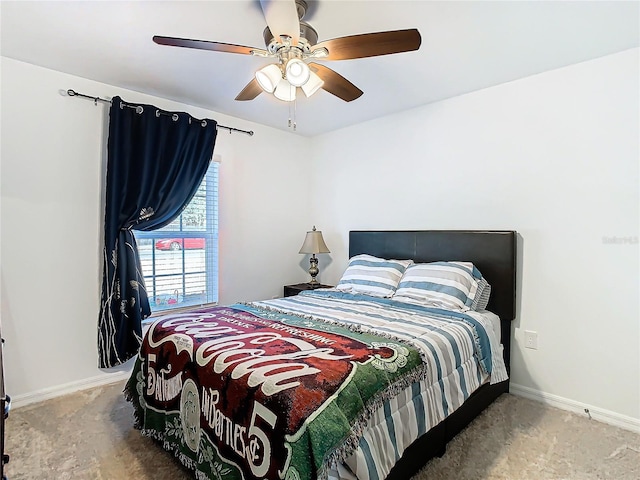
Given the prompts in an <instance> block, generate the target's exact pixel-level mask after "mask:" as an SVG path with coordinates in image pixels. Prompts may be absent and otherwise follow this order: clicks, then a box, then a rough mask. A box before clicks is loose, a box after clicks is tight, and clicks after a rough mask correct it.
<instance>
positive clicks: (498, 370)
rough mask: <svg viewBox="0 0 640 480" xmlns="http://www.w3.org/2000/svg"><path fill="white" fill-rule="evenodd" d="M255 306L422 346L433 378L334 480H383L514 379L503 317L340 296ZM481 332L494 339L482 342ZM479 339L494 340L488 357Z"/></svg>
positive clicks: (387, 410)
mask: <svg viewBox="0 0 640 480" xmlns="http://www.w3.org/2000/svg"><path fill="white" fill-rule="evenodd" d="M250 305H253V306H255V307H258V308H263V309H267V310H272V311H277V312H281V313H286V314H292V315H298V316H303V317H306V318H308V319H309V320H310V321H319V322H328V323H335V324H341V325H348V326H349V328H351V329H353V330H357V331H361V332H375V333H376V334H378V335H380V334H382V335H383V336H388V337H390V338H397V339H401V340H403V341H405V342H407V343H410V344H412V345H414V346H416V347H417V348H418V349H419V350H420V352H421V353H422V356H423V359H424V361H425V362H427V364H428V365H430V366H431V368H429V374H428V375H427V376H426V377H425V378H423V379H422V380H420V381H418V382H415V383H413V384H411V385H409V386H408V387H406V388H404V389H402V390H400V391H399V392H398V393H397V395H396V396H394V397H391V398H390V399H388V400H386V401H385V402H383V404H382V405H381V406H379V407H377V408H376V409H375V410H374V411H373V412H372V414H371V416H370V417H369V419H368V421H367V424H366V427H365V428H364V430H363V434H362V436H361V438H360V440H359V442H358V445H357V447H356V449H355V450H354V451H353V452H352V453H351V454H350V455H349V456H348V457H347V458H345V459H344V460H343V461H342V462H334V463H333V464H332V465H331V466H330V468H329V470H328V478H329V479H330V480H383V479H384V478H385V477H386V476H387V475H388V474H389V472H390V470H391V468H392V467H393V465H394V464H395V463H396V462H397V461H398V459H399V458H400V457H401V456H402V454H403V453H404V451H405V450H406V448H407V447H408V446H409V445H410V444H411V443H413V442H414V441H415V440H416V439H417V438H418V437H420V436H421V435H422V434H424V433H425V432H427V431H428V430H429V429H431V428H432V427H435V426H436V425H438V424H439V423H440V422H441V421H443V420H444V419H445V418H446V417H447V416H448V415H450V414H451V413H453V412H454V411H455V410H456V409H458V408H459V407H460V406H461V405H462V404H463V403H464V401H465V400H466V399H467V398H469V396H470V395H471V394H472V393H473V392H474V391H475V390H476V389H477V388H479V387H480V386H481V385H482V384H484V383H486V382H490V383H491V384H494V383H498V382H502V381H504V380H506V379H507V378H508V376H507V371H506V367H505V364H504V360H503V357H502V347H501V345H500V344H499V340H498V338H499V332H500V329H499V321H498V324H497V328H496V327H495V325H496V319H497V316H496V315H494V314H492V313H490V312H465V313H464V314H463V313H460V312H455V311H449V310H442V309H436V308H427V307H421V306H418V305H413V304H406V303H403V302H397V301H394V300H392V299H382V298H373V297H369V296H366V295H354V294H349V293H344V292H339V291H337V290H335V289H320V290H315V291H307V292H303V293H302V294H300V295H297V296H294V297H287V298H281V299H273V300H266V301H262V302H252V303H251V304H250ZM443 323H445V324H446V323H451V324H452V328H451V330H447V329H446V328H445V332H444V333H443V329H442V325H443ZM453 324H455V328H454V326H453ZM459 325H463V326H464V327H465V328H464V329H462V331H463V332H466V334H465V333H461V329H460V328H458V327H459ZM478 329H481V330H484V331H485V332H486V335H484V334H483V335H479V334H478V332H477V330H478ZM478 337H481V338H485V339H487V340H488V344H484V345H482V344H481V347H482V349H484V350H486V351H485V352H484V354H483V353H482V352H480V353H479V352H478V349H477V347H476V345H477V344H476V342H474V338H475V339H476V340H477V339H478ZM481 357H482V358H481Z"/></svg>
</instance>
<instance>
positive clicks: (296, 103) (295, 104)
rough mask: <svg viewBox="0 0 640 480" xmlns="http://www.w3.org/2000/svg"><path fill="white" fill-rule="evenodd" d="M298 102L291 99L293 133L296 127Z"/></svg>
mask: <svg viewBox="0 0 640 480" xmlns="http://www.w3.org/2000/svg"><path fill="white" fill-rule="evenodd" d="M297 107H298V100H297V99H295V98H294V99H293V131H294V132H295V131H296V127H297V126H298V125H297V123H296V113H297V110H298V108H297Z"/></svg>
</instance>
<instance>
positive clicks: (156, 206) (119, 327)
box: [98, 97, 217, 368]
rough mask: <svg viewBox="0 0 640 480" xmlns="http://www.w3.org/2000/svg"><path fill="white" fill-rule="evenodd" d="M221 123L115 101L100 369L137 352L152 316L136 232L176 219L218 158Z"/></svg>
mask: <svg viewBox="0 0 640 480" xmlns="http://www.w3.org/2000/svg"><path fill="white" fill-rule="evenodd" d="M216 134H217V130H216V122H215V121H214V120H208V119H207V120H198V119H196V118H193V117H191V116H190V115H189V114H187V113H178V112H166V111H162V110H159V109H158V108H156V107H154V106H152V105H140V104H131V103H128V102H124V101H123V100H122V99H121V98H120V97H114V98H113V99H112V101H111V110H110V112H109V140H108V147H107V148H108V151H107V187H106V205H105V227H104V252H103V262H104V265H103V277H102V299H101V304H100V317H99V319H98V353H99V364H100V367H102V368H106V367H112V366H115V365H119V364H121V363H123V362H125V361H127V360H128V359H129V358H131V357H133V356H134V355H136V354H137V353H138V349H139V347H140V344H141V341H142V325H141V322H142V320H143V319H144V318H146V317H148V316H149V315H150V314H151V309H150V307H149V299H148V297H147V292H146V289H145V284H144V277H143V274H142V269H141V266H140V259H139V257H138V248H137V246H136V240H135V237H134V236H133V232H132V230H155V229H157V228H161V227H164V226H165V225H167V224H169V223H171V221H173V220H174V219H175V218H176V217H177V216H178V215H180V213H181V212H182V210H183V209H184V207H185V206H186V205H187V204H188V203H189V202H190V201H191V199H192V198H193V196H194V194H195V193H196V190H197V189H198V187H199V185H200V183H201V182H202V179H203V178H204V176H205V174H206V172H207V169H208V167H209V162H210V160H211V158H212V156H213V147H214V145H215V141H216Z"/></svg>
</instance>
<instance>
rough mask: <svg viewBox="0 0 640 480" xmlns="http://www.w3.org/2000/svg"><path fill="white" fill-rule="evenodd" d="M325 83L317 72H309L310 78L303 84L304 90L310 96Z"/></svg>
mask: <svg viewBox="0 0 640 480" xmlns="http://www.w3.org/2000/svg"><path fill="white" fill-rule="evenodd" d="M322 85H324V81H323V80H322V79H321V78H320V77H319V76H318V75H316V74H315V72H311V71H310V72H309V80H308V81H307V83H305V84H304V85H302V91H303V92H304V94H305V95H306V96H307V97H310V96H311V95H313V94H314V93H316V92H317V91H318V89H319V88H320V87H322Z"/></svg>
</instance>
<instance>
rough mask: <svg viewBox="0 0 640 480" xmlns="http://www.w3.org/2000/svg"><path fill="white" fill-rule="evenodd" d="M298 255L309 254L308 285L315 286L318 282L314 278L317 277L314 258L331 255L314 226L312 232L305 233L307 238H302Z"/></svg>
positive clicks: (315, 259) (320, 233)
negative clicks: (320, 255) (309, 277)
mask: <svg viewBox="0 0 640 480" xmlns="http://www.w3.org/2000/svg"><path fill="white" fill-rule="evenodd" d="M298 253H310V254H311V258H310V259H309V263H310V267H309V275H311V281H310V282H309V284H310V285H317V284H318V281H317V280H316V276H317V275H318V272H319V270H318V259H317V258H316V253H331V252H330V251H329V248H327V244H326V243H324V239H323V238H322V232H321V231H320V230H316V227H315V225H314V226H313V230H311V231H310V232H307V236H306V237H305V238H304V243H303V244H302V247H301V248H300V251H299V252H298Z"/></svg>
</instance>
